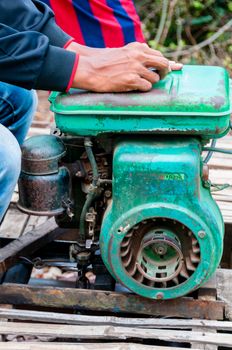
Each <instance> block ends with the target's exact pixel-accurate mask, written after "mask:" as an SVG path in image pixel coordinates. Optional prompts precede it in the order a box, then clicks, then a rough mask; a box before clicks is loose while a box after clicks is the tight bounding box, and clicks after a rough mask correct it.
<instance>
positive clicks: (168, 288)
mask: <svg viewBox="0 0 232 350" xmlns="http://www.w3.org/2000/svg"><path fill="white" fill-rule="evenodd" d="M202 173H203V164H202V161H201V143H200V142H199V140H197V139H196V138H191V137H172V138H171V139H170V138H167V137H160V138H154V137H152V138H149V137H141V138H140V139H138V138H133V139H129V140H128V139H125V138H123V139H121V140H120V141H118V143H117V145H116V147H115V150H114V157H113V189H112V190H113V198H112V202H111V204H110V205H109V207H108V209H107V211H106V213H105V216H104V220H103V223H102V228H101V235H100V247H101V255H102V258H103V261H104V263H105V265H106V266H107V268H108V269H109V271H110V272H111V273H112V275H113V276H115V278H116V279H117V280H118V281H120V282H121V283H122V284H124V285H125V286H126V287H127V288H129V289H130V290H132V291H133V292H135V293H137V294H140V295H142V296H144V297H148V298H152V299H172V298H176V297H180V296H182V295H185V294H188V293H189V292H191V291H193V290H195V289H196V288H198V287H199V286H201V285H202V283H204V282H205V281H206V280H207V279H208V278H209V277H210V276H211V275H212V273H213V272H214V271H215V269H216V267H217V266H218V264H219V262H220V259H221V255H222V249H223V236H224V225H223V219H222V216H221V213H220V210H219V208H218V206H217V204H216V203H215V202H214V200H213V198H212V196H211V194H210V189H209V188H208V187H207V186H205V184H204V180H203V178H202Z"/></svg>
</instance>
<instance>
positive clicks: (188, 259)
mask: <svg viewBox="0 0 232 350" xmlns="http://www.w3.org/2000/svg"><path fill="white" fill-rule="evenodd" d="M228 84H229V83H228V75H227V73H226V71H225V70H224V69H222V68H218V67H201V66H185V67H184V69H183V71H181V72H172V73H170V74H169V75H168V76H167V77H166V78H165V79H164V80H162V81H160V82H159V83H158V84H156V85H155V86H154V88H153V89H152V90H151V91H150V92H148V93H136V92H134V93H128V94H98V93H89V92H86V91H81V90H72V91H70V92H69V93H67V94H58V93H53V95H52V96H51V98H50V99H51V104H52V110H53V111H54V113H55V119H56V125H57V128H58V129H56V130H55V132H54V133H53V135H45V136H35V137H32V138H30V139H28V140H26V142H25V143H24V145H23V147H22V172H21V176H20V180H19V194H20V200H19V204H18V206H19V208H20V209H21V210H23V211H24V212H27V213H30V214H34V215H49V216H52V215H54V216H55V217H56V221H57V223H58V225H59V226H61V227H68V228H69V227H70V228H76V232H77V236H76V243H72V244H70V257H71V259H73V260H75V261H76V262H77V265H78V267H79V268H80V269H83V270H85V269H86V267H87V266H90V265H91V264H92V263H93V260H94V257H95V256H96V255H99V252H100V256H101V259H102V260H103V262H104V265H105V266H106V268H107V270H108V271H109V272H110V274H111V275H112V276H113V278H114V279H115V280H116V281H117V282H118V283H120V284H122V285H123V286H125V287H126V288H128V289H129V290H130V291H132V292H134V293H137V294H139V295H141V296H143V297H147V298H151V299H172V298H177V297H180V296H183V295H186V294H188V293H190V292H192V291H194V290H195V289H197V288H199V287H200V286H201V285H202V284H203V283H204V282H205V281H207V279H208V278H209V277H210V276H212V274H213V273H214V272H215V270H216V268H217V266H218V265H219V263H220V259H221V256H222V251H223V235H224V223H223V219H222V215H221V213H220V210H219V208H218V206H217V204H216V203H215V201H214V199H213V198H212V196H211V191H210V188H211V184H210V180H209V171H208V166H207V164H206V162H204V159H203V156H202V152H203V150H204V145H205V144H206V143H207V142H209V140H211V139H215V138H218V137H222V136H223V135H225V134H226V133H227V132H228V130H229V123H230V102H229V88H228Z"/></svg>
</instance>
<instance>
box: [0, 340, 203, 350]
mask: <svg viewBox="0 0 232 350" xmlns="http://www.w3.org/2000/svg"><path fill="white" fill-rule="evenodd" d="M57 349H59V350H184V349H187V348H183V347H181V348H178V347H171V348H170V347H166V346H156V345H143V344H135V343H84V344H83V343H82V344H80V343H79V344H75V343H63V342H62V343H61V342H59V343H55V342H52V343H38V342H36V343H32V342H22V343H16V342H14V343H12V342H5V343H0V350H57ZM194 350H198V349H196V348H195V349H194Z"/></svg>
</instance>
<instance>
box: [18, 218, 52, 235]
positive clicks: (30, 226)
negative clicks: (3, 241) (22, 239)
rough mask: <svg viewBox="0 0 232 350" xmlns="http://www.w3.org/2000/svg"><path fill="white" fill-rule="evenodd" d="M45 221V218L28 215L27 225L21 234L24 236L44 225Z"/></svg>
mask: <svg viewBox="0 0 232 350" xmlns="http://www.w3.org/2000/svg"><path fill="white" fill-rule="evenodd" d="M47 220H48V217H47V216H35V215H30V216H29V218H28V222H27V225H26V226H25V228H24V232H23V233H22V234H25V233H27V232H28V231H31V230H34V229H35V228H36V226H39V225H42V224H44V223H45V222H46V221H47Z"/></svg>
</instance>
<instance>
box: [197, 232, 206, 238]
mask: <svg viewBox="0 0 232 350" xmlns="http://www.w3.org/2000/svg"><path fill="white" fill-rule="evenodd" d="M205 236H206V233H205V231H199V232H198V237H199V238H205Z"/></svg>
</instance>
